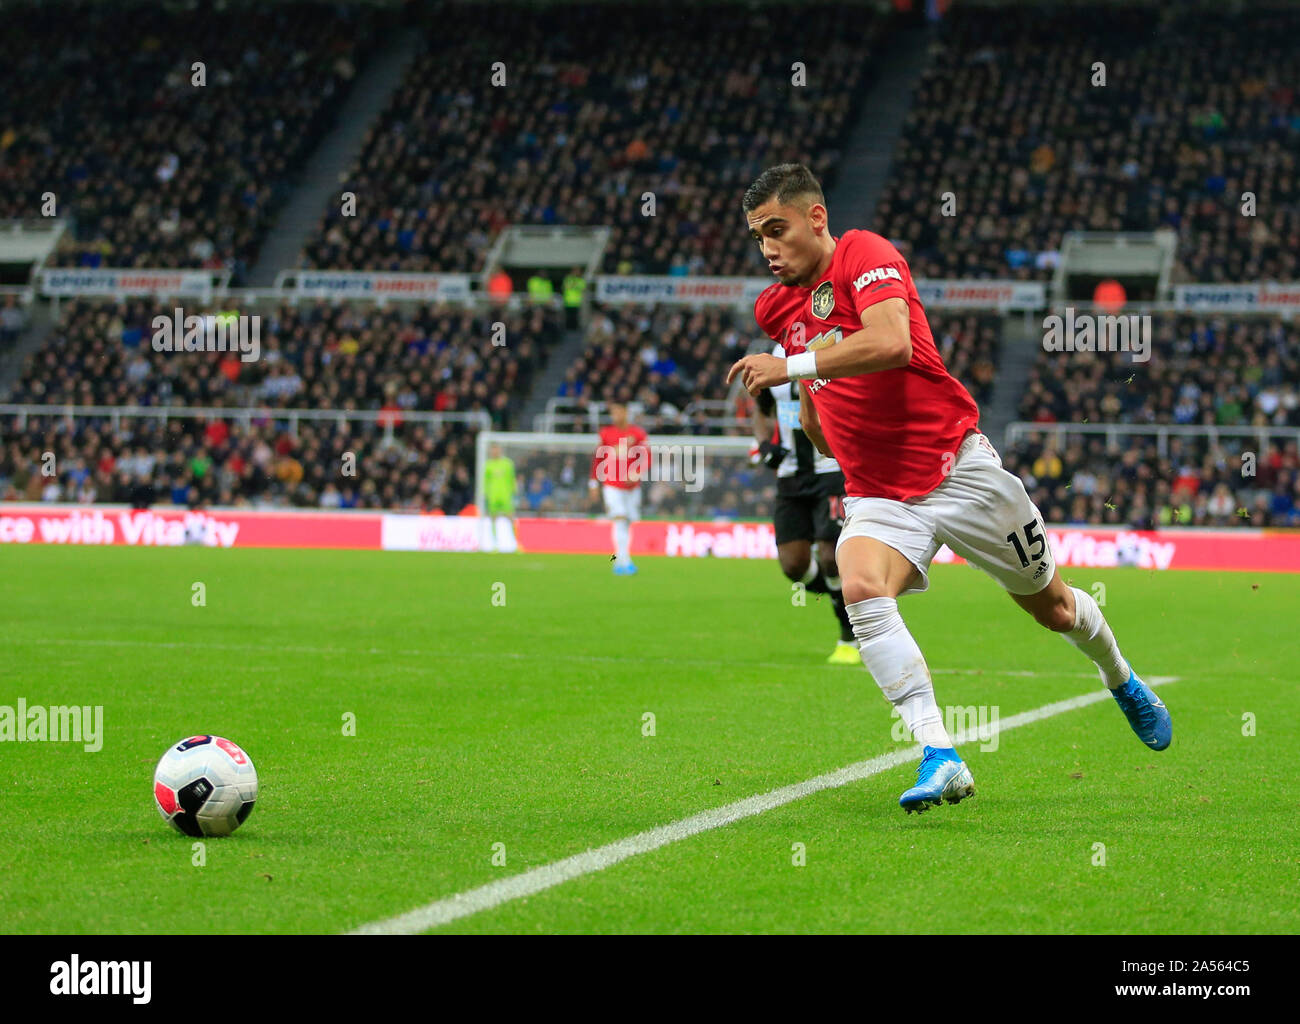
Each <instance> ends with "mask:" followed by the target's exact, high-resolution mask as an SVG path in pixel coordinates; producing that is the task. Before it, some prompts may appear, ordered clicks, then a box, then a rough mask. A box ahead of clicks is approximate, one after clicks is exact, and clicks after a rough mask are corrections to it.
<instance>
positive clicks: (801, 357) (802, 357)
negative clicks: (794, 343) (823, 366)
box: [785, 352, 817, 380]
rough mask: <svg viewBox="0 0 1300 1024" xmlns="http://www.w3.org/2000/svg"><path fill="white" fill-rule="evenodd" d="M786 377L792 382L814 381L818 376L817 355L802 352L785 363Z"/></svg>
mask: <svg viewBox="0 0 1300 1024" xmlns="http://www.w3.org/2000/svg"><path fill="white" fill-rule="evenodd" d="M785 375H786V376H787V377H789V378H790V379H791V380H813V379H815V378H816V376H817V353H816V352H800V353H799V354H798V355H797V356H790V357H789V358H788V359H786V361H785Z"/></svg>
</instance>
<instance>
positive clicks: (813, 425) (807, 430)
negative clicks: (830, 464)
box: [799, 388, 835, 459]
mask: <svg viewBox="0 0 1300 1024" xmlns="http://www.w3.org/2000/svg"><path fill="white" fill-rule="evenodd" d="M799 429H800V430H802V431H803V432H804V434H805V435H806V436H807V438H808V440H809V441H811V442H812V443H813V447H814V448H816V449H817V450H818V451H819V452H821V453H822V454H823V455H825V456H826V457H827V458H828V459H833V458H835V453H834V452H832V451H831V446H830V445H829V444H827V443H826V435H825V434H823V433H822V421H821V417H820V416H818V415H817V407H816V406H814V405H813V402H812V396H811V395H809V394H808V389H807V388H800V389H799Z"/></svg>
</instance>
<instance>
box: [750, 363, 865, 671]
mask: <svg viewBox="0 0 1300 1024" xmlns="http://www.w3.org/2000/svg"><path fill="white" fill-rule="evenodd" d="M773 355H775V356H776V357H777V358H784V356H785V352H784V350H783V349H782V348H781V346H780V345H778V346H777V347H776V349H775V351H774V352H773ZM801 386H802V384H801V382H799V381H793V382H791V383H787V384H780V385H777V386H776V387H774V388H770V389H767V390H764V391H762V392H760V393H759V394H758V396H757V398H756V402H757V404H758V411H757V415H756V416H755V417H754V436H755V437H756V438H757V439H758V447H757V448H756V449H755V452H754V456H755V460H756V461H760V462H762V463H763V464H764V465H765V466H767V467H769V468H770V469H775V470H776V512H775V514H774V516H773V519H774V525H775V527H776V554H777V557H778V558H779V559H780V561H781V571H782V572H784V573H785V574H786V576H787V577H788V578H790V579H791V580H794V581H796V582H798V583H802V584H803V585H804V588H805V589H806V590H809V591H811V592H812V593H814V594H826V595H828V596H829V597H830V600H831V607H832V608H833V609H834V611H835V617H836V618H837V619H838V620H839V623H840V639H839V642H838V643H837V644H836V645H835V650H834V651H832V652H831V656H830V657H829V658H827V659H826V660H827V662H829V663H830V664H832V665H858V664H860V663H861V661H862V659H861V657H860V656H859V654H858V645H857V641H856V640H855V639H854V637H853V626H852V624H851V623H850V622H849V617H848V614H847V613H846V612H845V611H844V597H843V595H842V594H841V592H840V577H839V570H838V569H837V568H836V565H835V542H836V541H837V540H839V536H840V527H841V526H842V525H843V524H844V474H843V473H842V472H840V467H839V463H837V462H836V461H835V460H834V459H831V458H827V457H826V456H825V455H823V454H822V453H821V452H819V451H818V450H817V449H816V448H815V447H814V446H813V443H812V442H811V441H809V440H808V436H807V435H806V434H805V433H804V432H803V431H802V430H800V429H799V394H798V392H797V391H796V390H794V389H795V388H798V387H801ZM814 542H816V545H817V547H816V557H815V558H814V557H813V544H814Z"/></svg>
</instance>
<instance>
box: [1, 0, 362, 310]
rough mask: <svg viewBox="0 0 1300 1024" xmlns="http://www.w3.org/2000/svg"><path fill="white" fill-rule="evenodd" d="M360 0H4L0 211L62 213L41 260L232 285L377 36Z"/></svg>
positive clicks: (4, 215)
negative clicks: (155, 0) (228, 279)
mask: <svg viewBox="0 0 1300 1024" xmlns="http://www.w3.org/2000/svg"><path fill="white" fill-rule="evenodd" d="M375 20H376V19H375V15H374V14H373V12H372V9H371V8H370V7H368V6H364V5H362V6H353V7H344V6H339V7H323V6H322V5H320V4H316V3H275V4H256V5H255V4H230V5H227V6H223V7H222V8H220V9H214V8H213V7H211V6H209V5H206V4H204V5H199V6H194V5H187V6H184V7H179V6H177V7H171V6H168V5H159V4H151V3H143V2H139V3H132V4H126V5H123V4H105V3H93V2H80V3H58V4H8V5H6V6H5V12H4V30H3V31H0V67H3V68H4V69H5V75H4V87H3V88H0V219H5V218H40V217H44V216H48V215H49V214H50V212H51V211H50V208H49V205H48V197H49V196H51V195H52V197H53V201H54V204H55V206H54V210H53V212H55V213H57V215H58V216H60V217H64V218H67V219H69V220H70V222H71V229H70V230H69V231H67V232H66V233H65V234H64V236H63V239H62V241H61V244H60V247H59V248H58V249H57V250H56V252H55V253H54V254H52V257H51V260H50V262H51V264H53V265H58V266H76V267H99V266H105V267H150V268H173V267H196V268H197V267H203V268H209V269H213V270H229V271H231V273H232V275H233V279H234V281H235V283H236V284H238V283H240V282H241V280H242V278H243V275H244V271H245V269H246V267H247V266H248V265H249V263H250V262H251V261H252V259H253V258H254V255H255V253H256V251H257V248H258V246H259V244H260V242H261V240H262V238H263V236H264V235H265V232H266V230H267V228H268V225H269V221H270V217H271V214H272V213H273V212H274V211H275V210H276V208H277V207H278V206H279V205H280V204H281V203H282V202H283V201H284V199H285V198H286V196H287V194H288V191H289V189H290V185H291V178H292V175H293V174H294V173H295V171H296V170H297V168H298V167H299V165H300V164H301V163H302V161H303V159H304V158H305V157H306V155H307V154H308V153H309V152H310V151H311V149H312V147H313V145H314V143H315V142H316V141H317V140H318V139H319V138H320V137H321V135H322V133H323V132H324V131H325V129H326V128H327V127H329V126H330V125H331V124H332V122H333V120H334V117H335V115H336V114H337V111H338V108H339V105H340V103H341V101H342V98H343V96H344V95H345V94H346V92H347V90H348V87H349V85H350V83H351V81H352V79H353V77H354V76H355V74H356V73H357V70H358V67H359V64H360V62H361V61H362V60H363V59H364V58H365V56H366V55H367V52H368V50H369V48H370V47H371V45H372V44H373V41H374V36H375V33H374V30H373V26H374V24H375Z"/></svg>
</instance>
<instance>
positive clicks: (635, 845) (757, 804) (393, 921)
mask: <svg viewBox="0 0 1300 1024" xmlns="http://www.w3.org/2000/svg"><path fill="white" fill-rule="evenodd" d="M1178 678H1179V677H1178V676H1152V677H1151V678H1150V679H1148V680H1147V682H1148V683H1150V684H1152V685H1155V686H1158V685H1162V684H1167V683H1172V682H1175V681H1176V680H1177V679H1178ZM1108 697H1110V691H1109V690H1106V689H1100V690H1095V691H1093V692H1092V693H1085V694H1084V695H1083V696H1081V697H1070V698H1069V699H1067V700H1058V701H1056V702H1055V703H1052V704H1044V705H1043V706H1042V707H1039V708H1034V709H1032V710H1030V711H1022V712H1021V713H1020V714H1018V715H1011V716H1010V717H1008V718H1002V719H1000V720H999V721H997V722H996V723H989V725H986V726H985V732H984V736H983V737H981V736H980V734H979V729H975V730H972V731H969V732H968V731H966V730H964V729H963V730H962V731H961V732H959V733H957V735H956V736H954V737H953V744H954V745H955V746H960V745H961V744H963V743H969V742H970V741H971V740H975V739H981V738H982V739H984V740H985V741H987V740H988V739H990V738H991V734H990V729H991V730H992V732H993V733H1001V732H1006V731H1007V730H1008V729H1018V728H1019V727H1020V726H1022V725H1030V724H1032V723H1034V722H1041V721H1042V720H1043V719H1045V718H1052V717H1053V716H1055V715H1060V714H1064V713H1065V712H1067V711H1074V710H1076V709H1077V708H1082V707H1087V706H1088V705H1089V704H1096V703H1097V702H1098V701H1102V700H1106V699H1107V698H1108ZM1125 726H1126V727H1127V723H1125ZM920 756H921V747H920V745H916V746H912V747H908V748H906V749H904V750H896V751H894V752H892V753H889V754H883V755H881V756H880V757H873V758H871V759H870V760H867V761H859V762H857V763H856V764H851V765H849V766H848V767H846V768H840V769H839V770H837V771H833V772H828V773H827V774H825V775H818V776H817V777H816V778H813V779H807V780H805V781H804V782H796V783H794V784H793V785H790V786H782V787H781V788H780V789H774V790H771V791H770V792H767V793H760V794H758V795H757V796H751V797H746V798H745V799H744V800H737V801H736V802H735V803H731V804H726V805H725V806H723V807H715V808H713V809H712V810H709V811H701V812H700V813H699V814H693V815H691V816H690V817H689V818H682V819H681V820H680V821H674V822H672V823H671V824H668V825H660V826H659V827H658V828H652V829H650V830H649V831H648V832H640V833H638V834H637V835H634V836H629V837H628V838H627V839H620V840H618V841H617V842H613V843H608V844H606V845H605V846H600V847H597V848H596V849H594V850H586V851H584V852H583V853H578V854H574V855H573V856H572V857H565V858H564V859H563V860H557V861H553V862H552V863H550V864H543V865H542V866H540V867H536V868H532V869H530V870H528V871H525V872H523V873H522V874H518V875H512V876H511V877H509V878H503V879H501V880H500V881H498V882H489V883H488V884H487V885H480V886H478V887H477V888H475V889H467V890H465V891H464V892H458V893H456V894H455V895H454V896H448V897H446V898H444V899H440V900H436V901H434V902H433V903H428V904H426V905H424V906H422V907H416V908H415V909H414V910H409V911H407V912H406V913H405V914H398V915H397V916H396V917H389V918H385V919H384V920H382V921H374V922H372V923H370V924H365V925H362V926H361V927H360V928H356V929H354V930H353V931H351V932H348V934H349V935H413V934H415V933H417V932H423V931H428V930H429V929H430V928H438V927H441V926H442V925H444V924H449V923H451V922H452V921H455V920H458V919H459V918H462V917H469V916H470V915H471V914H477V913H479V912H480V911H483V910H491V909H492V908H493V907H499V906H501V904H503V903H509V902H510V901H512V900H517V899H522V898H523V897H525V896H532V895H534V894H536V893H539V892H542V891H544V890H546V889H550V888H552V887H554V886H557V885H560V884H561V883H563V882H568V881H571V880H572V879H575V878H580V877H582V876H583V875H589V874H592V873H593V872H596V871H604V870H605V868H608V867H612V866H613V865H615V864H618V863H619V862H620V861H625V860H628V859H629V858H631V857H635V856H637V855H639V854H642V853H649V852H650V851H652V850H657V849H659V847H661V846H667V845H668V844H669V843H676V842H679V841H681V840H683V839H689V838H690V837H691V836H695V835H699V834H700V833H701V832H710V831H712V830H713V829H715V828H721V827H722V826H723V825H730V824H731V823H732V822H733V821H741V820H743V819H745V818H752V817H754V816H755V815H757V814H762V813H763V812H764V811H770V810H773V809H775V808H777V807H781V806H783V805H785V804H788V803H793V802H794V801H795V800H800V799H802V798H803V797H806V796H811V795H812V794H813V793H820V792H821V791H822V790H824V789H838V788H839V787H840V786H847V785H848V784H849V783H851V782H860V781H861V780H863V779H867V778H870V777H871V776H872V775H878V774H880V773H881V772H883V771H886V770H888V769H890V768H895V767H897V766H898V765H901V764H906V763H907V762H908V761H912V760H915V759H916V758H918V757H920Z"/></svg>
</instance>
